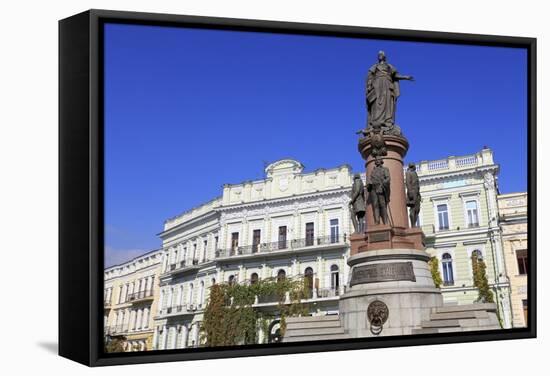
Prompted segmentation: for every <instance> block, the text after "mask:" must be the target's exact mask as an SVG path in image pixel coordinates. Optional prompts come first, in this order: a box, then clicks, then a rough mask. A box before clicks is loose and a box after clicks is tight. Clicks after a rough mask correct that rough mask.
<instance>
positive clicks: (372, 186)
mask: <svg viewBox="0 0 550 376" xmlns="http://www.w3.org/2000/svg"><path fill="white" fill-rule="evenodd" d="M374 164H375V166H374V168H373V170H372V172H371V174H370V177H369V179H368V181H367V190H368V191H369V200H370V203H371V205H372V211H373V214H374V223H376V224H377V225H379V224H380V219H382V222H383V223H384V224H389V221H388V204H389V202H390V170H389V169H388V168H387V167H384V166H383V164H384V161H383V160H382V159H380V158H376V160H375V161H374Z"/></svg>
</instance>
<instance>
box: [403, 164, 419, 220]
mask: <svg viewBox="0 0 550 376" xmlns="http://www.w3.org/2000/svg"><path fill="white" fill-rule="evenodd" d="M405 186H406V187H407V206H408V207H409V219H410V220H411V227H416V222H417V221H418V213H420V199H421V197H420V182H419V180H418V174H417V173H416V165H415V164H414V163H409V167H408V168H407V172H406V173H405Z"/></svg>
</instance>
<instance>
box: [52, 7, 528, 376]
mask: <svg viewBox="0 0 550 376" xmlns="http://www.w3.org/2000/svg"><path fill="white" fill-rule="evenodd" d="M59 77H60V78H59V117H60V118H59V127H60V130H59V137H60V138H59V141H60V142H59V145H60V147H59V153H60V159H59V163H60V166H59V167H60V190H59V202H60V207H59V210H60V233H59V239H60V246H59V299H60V300H59V354H60V355H61V356H64V357H67V358H69V359H72V360H75V361H77V362H80V363H83V364H86V365H89V366H102V365H115V364H129V363H144V362H164V361H176V360H192V359H206V358H228V357H242V356H256V355H269V354H290V353H302V352H318V351H331V350H347V349H367V348H381V347H393V346H412V345H426V344H441V343H454V342H473V341H486V340H502V339H519V338H532V337H535V336H536V300H535V297H536V244H535V238H536V237H535V223H536V211H535V210H536V207H535V200H536V191H535V187H536V184H535V182H536V176H535V171H536V170H535V163H536V160H535V155H536V134H535V129H536V126H535V125H536V96H535V95H536V40H535V39H532V38H524V37H509V36H491V35H472V34H453V33H443V32H424V31H411V30H396V29H379V28H368V27H355V26H340V25H318V24H302V23H291V22H273V21H258V20H241V19H226V18H211V17H198V16H181V15H168V14H150V13H133V12H118V11H107V10H90V11H87V12H84V13H81V14H78V15H75V16H72V17H69V18H67V19H64V20H61V21H60V23H59Z"/></svg>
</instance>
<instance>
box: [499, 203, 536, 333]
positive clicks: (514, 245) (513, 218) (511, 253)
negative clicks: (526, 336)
mask: <svg viewBox="0 0 550 376" xmlns="http://www.w3.org/2000/svg"><path fill="white" fill-rule="evenodd" d="M498 205H499V217H500V226H501V228H502V243H503V250H504V260H505V263H506V270H507V272H508V278H509V279H510V285H511V301H512V315H513V325H514V327H524V326H526V324H527V322H526V319H525V314H524V310H523V301H524V300H527V278H528V275H520V274H519V268H518V262H517V257H516V252H517V251H518V250H524V249H525V250H527V254H528V255H529V249H528V244H527V193H525V192H521V193H511V194H504V195H500V196H499V197H498ZM528 257H529V256H528Z"/></svg>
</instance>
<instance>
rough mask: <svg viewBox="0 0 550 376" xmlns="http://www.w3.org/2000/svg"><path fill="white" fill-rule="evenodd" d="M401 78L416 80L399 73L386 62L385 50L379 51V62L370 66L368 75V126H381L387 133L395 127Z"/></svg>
mask: <svg viewBox="0 0 550 376" xmlns="http://www.w3.org/2000/svg"><path fill="white" fill-rule="evenodd" d="M400 80H409V81H414V79H413V77H412V76H402V75H400V74H399V73H397V70H396V69H395V68H394V67H393V65H391V64H389V63H387V62H386V55H385V54H384V51H380V52H378V63H376V64H374V65H373V66H372V67H370V68H369V74H368V77H367V90H366V96H367V98H366V101H367V109H368V127H380V128H382V130H383V131H385V133H386V132H388V131H392V130H393V129H394V126H395V105H396V101H397V98H398V97H399V94H400V93H399V81H400Z"/></svg>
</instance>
